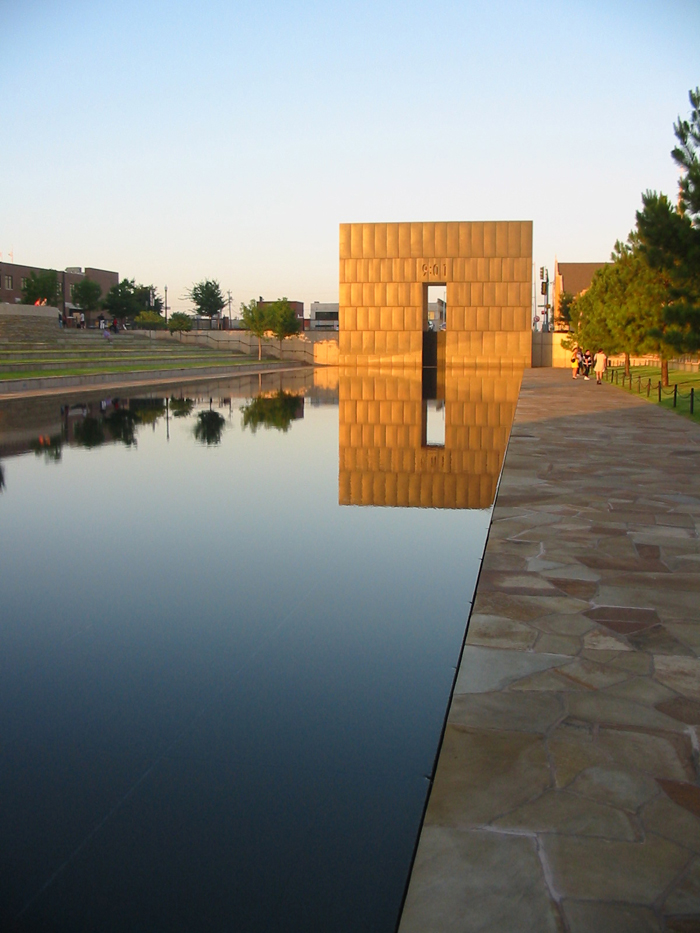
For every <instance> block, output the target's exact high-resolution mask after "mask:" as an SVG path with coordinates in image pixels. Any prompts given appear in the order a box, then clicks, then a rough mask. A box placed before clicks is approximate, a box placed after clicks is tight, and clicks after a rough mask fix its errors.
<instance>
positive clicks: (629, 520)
mask: <svg viewBox="0 0 700 933" xmlns="http://www.w3.org/2000/svg"><path fill="white" fill-rule="evenodd" d="M699 530H700V427H698V426H697V425H694V424H692V423H691V422H690V421H689V420H687V419H684V418H681V417H680V416H677V415H675V414H674V413H672V412H668V411H661V410H660V409H658V408H656V407H655V406H654V405H651V404H649V403H646V402H644V401H642V400H640V399H638V398H636V397H633V396H630V395H628V394H627V393H625V392H624V391H623V390H621V389H618V388H615V387H613V386H608V385H603V386H596V384H595V382H594V381H591V382H583V381H582V380H577V381H576V382H574V381H573V380H572V379H571V377H570V375H569V374H568V373H567V372H565V371H557V370H530V371H527V372H526V373H525V376H524V379H523V384H522V389H521V394H520V400H519V403H518V408H517V413H516V418H515V423H514V426H513V433H512V437H511V441H510V445H509V448H508V454H507V458H506V462H505V467H504V472H503V476H502V480H501V485H500V490H499V494H498V498H497V502H496V508H495V511H494V518H493V525H492V528H491V533H490V537H489V541H488V545H487V549H486V554H485V557H484V564H483V570H482V574H481V577H480V581H479V586H478V589H477V595H476V599H475V604H474V611H473V614H472V616H471V622H470V625H469V631H468V636H467V640H466V645H465V649H464V655H463V658H462V662H461V666H460V669H459V673H458V677H457V683H456V689H455V694H454V697H453V701H452V705H451V707H450V712H449V717H448V724H447V729H446V732H445V738H444V744H443V746H442V751H441V753H440V758H439V762H438V768H437V773H436V777H435V783H434V786H433V789H432V792H431V796H430V802H429V806H428V810H427V814H426V819H425V823H424V826H423V830H422V834H421V838H420V843H419V846H418V852H417V856H416V861H415V865H414V869H413V874H412V877H411V881H410V885H409V891H408V896H407V899H406V904H405V908H404V913H403V917H402V921H401V926H400V930H401V933H430V931H450V933H452V931H455V933H456V931H470V933H471V931H484V933H486V931H494V933H495V931H498V933H509V931H517V933H525V931H533V933H544V931H568V933H589V931H595V933H608V931H609V933H646V931H675V933H694V931H700V785H699V771H698V749H699V744H698V737H699V735H700V659H699V656H700V539H699V538H698V531H699Z"/></svg>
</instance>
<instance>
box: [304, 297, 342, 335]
mask: <svg viewBox="0 0 700 933" xmlns="http://www.w3.org/2000/svg"><path fill="white" fill-rule="evenodd" d="M339 307H340V305H339V304H338V302H337V301H336V302H332V301H312V302H311V306H310V308H309V330H338V309H339Z"/></svg>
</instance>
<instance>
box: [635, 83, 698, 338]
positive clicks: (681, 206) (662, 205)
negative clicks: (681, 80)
mask: <svg viewBox="0 0 700 933" xmlns="http://www.w3.org/2000/svg"><path fill="white" fill-rule="evenodd" d="M689 98H690V105H691V113H690V119H688V120H683V119H681V117H679V118H678V122H677V123H675V124H674V127H673V129H674V132H675V136H676V140H677V145H676V146H675V147H674V149H673V151H672V153H671V155H672V157H673V159H674V161H675V162H676V164H677V165H678V167H679V168H680V170H681V178H680V180H679V183H678V187H679V199H678V206H677V207H674V206H673V205H672V204H671V202H670V201H669V200H668V198H667V197H666V195H664V194H658V193H657V192H656V191H647V192H645V194H644V195H643V196H642V203H643V209H642V210H641V211H638V212H637V233H638V236H639V242H640V247H641V249H642V251H643V252H644V253H645V255H646V257H647V259H648V262H649V265H650V266H652V268H655V269H659V270H662V271H663V272H665V273H666V275H667V277H668V293H667V301H666V304H665V307H664V321H663V327H662V328H659V329H658V333H657V336H658V339H659V340H660V341H662V342H663V344H664V345H665V346H667V347H668V348H669V350H670V351H671V352H673V353H693V352H695V351H697V350H698V349H699V348H700V88H696V89H695V90H694V91H690V93H689Z"/></svg>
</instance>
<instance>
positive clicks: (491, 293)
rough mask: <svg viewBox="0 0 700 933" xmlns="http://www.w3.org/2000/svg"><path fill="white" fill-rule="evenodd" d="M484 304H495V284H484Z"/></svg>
mask: <svg viewBox="0 0 700 933" xmlns="http://www.w3.org/2000/svg"><path fill="white" fill-rule="evenodd" d="M484 304H485V305H495V304H496V282H484Z"/></svg>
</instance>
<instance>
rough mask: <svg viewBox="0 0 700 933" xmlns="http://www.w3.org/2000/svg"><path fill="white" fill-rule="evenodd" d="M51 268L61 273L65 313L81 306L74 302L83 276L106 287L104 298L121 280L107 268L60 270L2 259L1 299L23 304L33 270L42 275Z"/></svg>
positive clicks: (60, 304) (62, 299)
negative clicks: (26, 285) (26, 287)
mask: <svg viewBox="0 0 700 933" xmlns="http://www.w3.org/2000/svg"><path fill="white" fill-rule="evenodd" d="M50 271H54V272H56V275H57V276H58V290H59V301H58V307H59V310H60V311H62V312H63V313H64V314H71V313H72V312H73V311H77V310H79V309H77V308H76V306H75V305H74V304H73V300H72V299H73V288H74V286H75V285H76V284H77V283H78V282H80V281H82V279H86V278H87V279H91V280H92V281H93V282H97V284H98V285H99V286H100V288H101V289H102V297H103V298H104V297H105V295H106V294H107V292H108V291H109V290H110V288H112V286H113V285H118V284H119V273H118V272H109V271H107V270H106V269H93V268H91V267H89V266H86V267H85V269H84V270H83V269H82V267H80V266H68V268H67V269H64V270H63V271H58V270H57V269H54V270H50V269H45V268H43V267H41V266H24V265H21V264H19V263H15V262H2V261H0V303H1V302H7V303H8V304H21V303H22V289H23V288H24V286H25V283H26V280H27V279H28V278H29V277H30V275H31V274H32V272H34V273H36V274H37V275H38V274H40V273H42V272H50Z"/></svg>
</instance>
